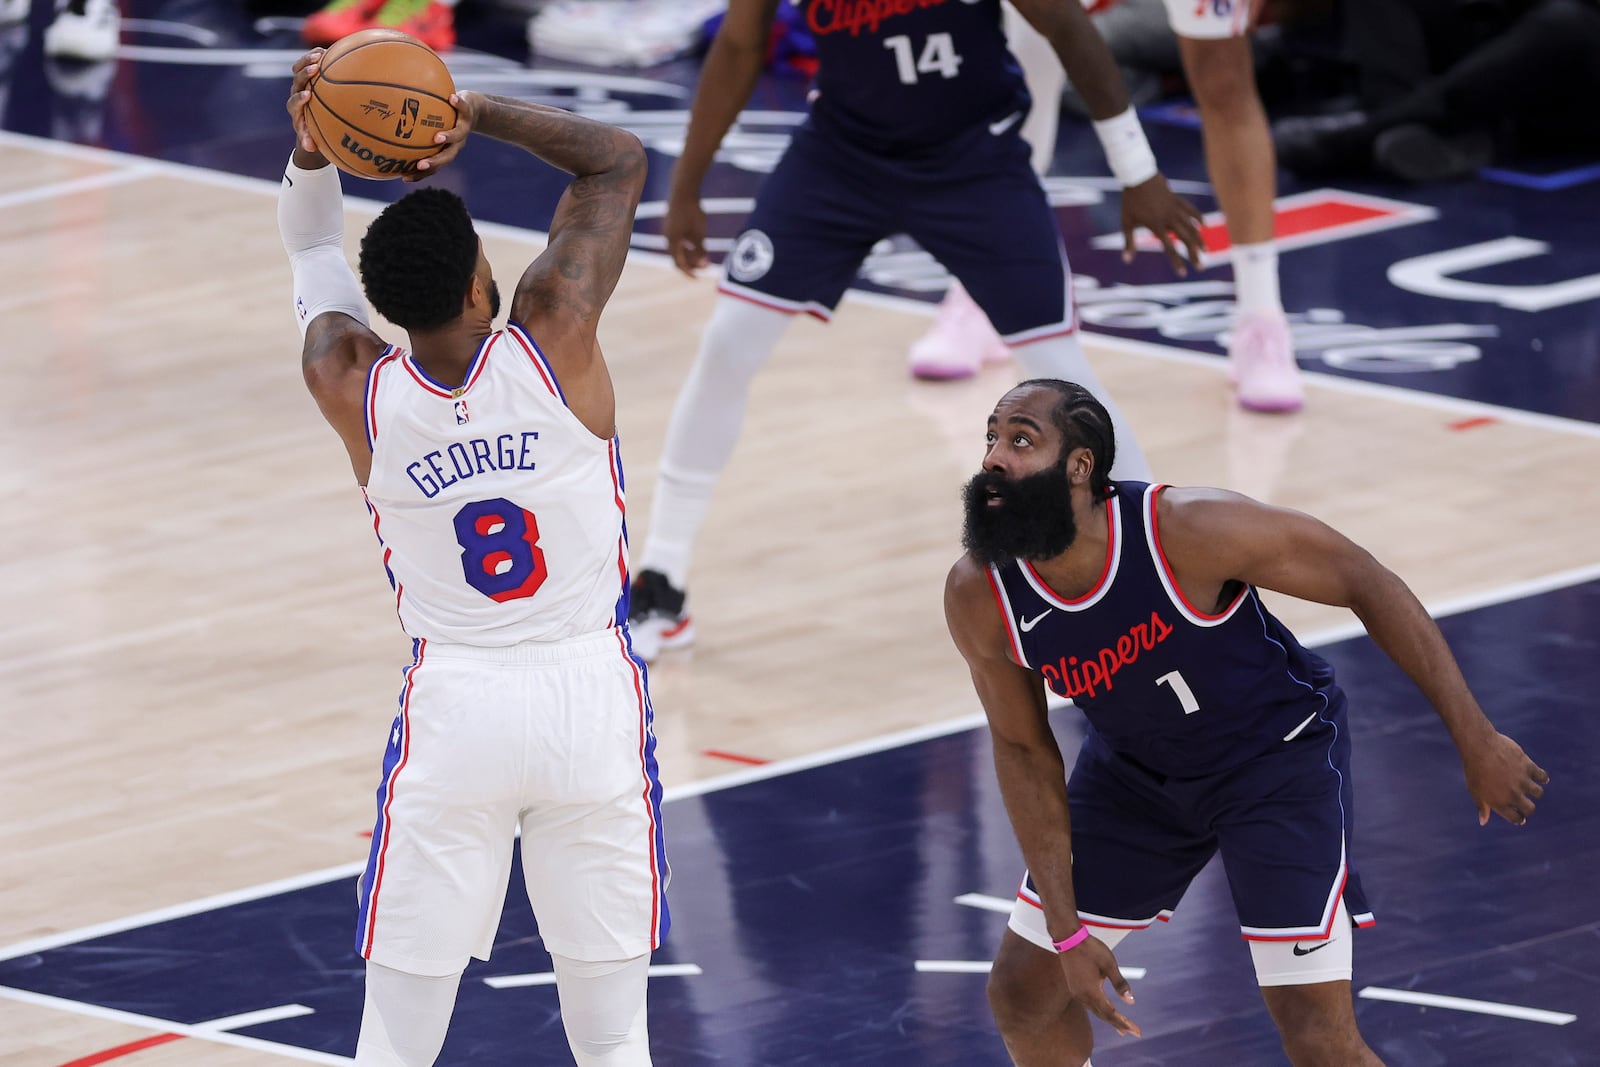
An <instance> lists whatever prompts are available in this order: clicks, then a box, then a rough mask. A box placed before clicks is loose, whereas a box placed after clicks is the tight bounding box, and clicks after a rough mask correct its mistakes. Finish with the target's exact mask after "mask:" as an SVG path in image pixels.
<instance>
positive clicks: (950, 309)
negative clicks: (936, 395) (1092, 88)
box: [911, 4, 1067, 381]
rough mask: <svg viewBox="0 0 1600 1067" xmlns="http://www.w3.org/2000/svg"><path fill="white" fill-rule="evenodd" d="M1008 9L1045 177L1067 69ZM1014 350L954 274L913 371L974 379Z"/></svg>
mask: <svg viewBox="0 0 1600 1067" xmlns="http://www.w3.org/2000/svg"><path fill="white" fill-rule="evenodd" d="M1003 10H1004V11H1005V20H1006V42H1007V44H1009V45H1010V47H1011V54H1012V55H1013V56H1015V57H1016V58H1017V62H1018V63H1020V64H1021V65H1022V77H1023V80H1024V81H1026V82H1027V83H1028V95H1029V96H1031V97H1033V108H1032V109H1031V110H1030V111H1029V112H1028V117H1027V118H1026V119H1024V120H1023V122H1022V131H1021V132H1022V139H1023V140H1024V141H1026V142H1028V145H1029V147H1030V148H1031V149H1032V161H1033V172H1034V173H1035V174H1037V175H1039V176H1041V177H1043V175H1044V174H1045V172H1046V171H1048V170H1049V169H1050V160H1051V159H1053V158H1054V157H1055V154H1056V127H1057V126H1058V125H1059V124H1060V121H1061V109H1060V107H1059V106H1057V102H1058V101H1059V100H1060V99H1061V91H1062V89H1063V88H1065V87H1066V84H1067V74H1066V71H1064V70H1062V69H1061V61H1060V60H1059V59H1057V58H1056V53H1055V49H1053V48H1051V47H1050V42H1049V41H1047V40H1045V38H1044V35H1043V34H1041V33H1040V32H1039V31H1038V30H1036V29H1034V28H1033V27H1032V26H1030V25H1028V20H1027V19H1025V18H1023V17H1022V16H1021V15H1019V14H1017V10H1016V8H1014V7H1012V6H1011V5H1010V4H1006V5H1005V7H1004V9H1003ZM1010 355H1011V350H1010V349H1009V348H1008V347H1007V346H1006V343H1005V342H1004V341H1002V340H1001V339H1000V335H999V334H997V333H995V330H994V326H993V325H992V324H990V322H989V318H988V316H986V315H985V314H984V313H983V311H982V309H980V308H979V307H978V305H977V304H975V303H973V300H972V297H971V296H970V295H968V293H967V290H966V289H965V288H964V287H963V286H962V284H961V283H960V282H959V281H957V280H956V279H955V278H951V279H950V287H949V288H948V289H946V290H945V293H944V300H942V301H941V302H940V304H939V313H938V315H937V317H935V319H934V320H933V325H932V326H931V327H930V328H929V329H928V332H927V333H925V334H923V335H922V336H921V337H920V338H918V339H917V341H916V342H915V343H914V344H913V345H912V346H911V375H912V377H914V378H923V379H927V380H930V381H940V380H953V379H957V378H970V377H972V376H973V375H974V374H976V373H978V368H979V367H980V366H982V365H983V364H984V363H987V362H1000V361H1001V360H1004V359H1006V358H1008V357H1009V356H1010Z"/></svg>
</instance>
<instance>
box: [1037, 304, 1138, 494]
mask: <svg viewBox="0 0 1600 1067" xmlns="http://www.w3.org/2000/svg"><path fill="white" fill-rule="evenodd" d="M1011 354H1012V355H1013V356H1015V357H1016V359H1017V362H1018V363H1019V364H1020V365H1021V366H1022V370H1023V372H1024V374H1025V375H1026V376H1027V377H1029V378H1060V379H1062V380H1063V381H1068V382H1077V383H1078V384H1079V385H1081V386H1083V387H1084V388H1085V389H1087V390H1089V392H1091V393H1093V394H1094V395H1095V398H1096V399H1098V400H1099V401H1100V403H1102V404H1104V405H1105V406H1106V413H1107V414H1109V415H1110V416H1111V429H1112V432H1113V433H1115V434H1116V438H1117V442H1116V443H1117V460H1116V462H1115V463H1113V464H1112V465H1111V477H1113V478H1130V479H1133V480H1134V481H1140V482H1148V481H1152V480H1153V476H1152V475H1151V473H1150V461H1149V460H1147V459H1145V456H1144V450H1143V449H1141V448H1140V447H1139V442H1138V441H1137V440H1136V439H1135V438H1134V436H1133V428H1132V427H1131V426H1129V425H1128V420H1127V419H1126V418H1125V417H1124V416H1123V414H1122V410H1121V409H1120V408H1118V407H1117V404H1116V401H1114V400H1112V399H1111V394H1110V393H1108V392H1106V388H1105V386H1103V385H1101V384H1100V379H1099V378H1097V377H1095V373H1094V371H1093V370H1091V369H1090V368H1089V360H1088V358H1087V357H1085V356H1084V354H1083V345H1082V344H1080V343H1079V341H1078V335H1077V334H1076V333H1069V334H1066V335H1065V336H1062V337H1047V338H1045V339H1044V340H1042V341H1034V342H1032V343H1030V344H1025V345H1019V346H1017V347H1016V348H1013V349H1012V350H1011Z"/></svg>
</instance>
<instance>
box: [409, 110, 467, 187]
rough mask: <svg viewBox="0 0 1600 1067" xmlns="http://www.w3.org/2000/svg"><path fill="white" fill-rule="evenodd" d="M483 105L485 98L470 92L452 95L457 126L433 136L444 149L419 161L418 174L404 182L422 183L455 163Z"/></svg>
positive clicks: (410, 176) (411, 175)
mask: <svg viewBox="0 0 1600 1067" xmlns="http://www.w3.org/2000/svg"><path fill="white" fill-rule="evenodd" d="M483 103H484V98H483V96H482V95H481V94H479V93H475V92H472V91H470V90H465V89H464V90H462V91H461V92H458V93H451V94H450V106H451V107H453V108H455V109H456V124H455V126H454V127H453V128H451V129H448V130H445V131H443V132H442V133H436V134H434V135H433V141H434V143H435V144H438V145H443V146H444V147H442V148H440V149H439V151H437V152H435V153H434V154H433V155H431V156H429V157H428V158H427V159H419V160H418V161H417V169H416V172H415V173H413V174H407V175H405V177H404V180H405V181H408V182H416V181H421V180H422V179H423V178H426V177H427V176H428V175H430V174H434V173H437V172H438V170H439V168H441V167H443V166H445V165H446V164H448V163H451V162H453V161H454V160H455V158H456V157H457V156H459V155H460V154H461V146H462V145H464V144H466V143H467V135H468V134H469V133H471V132H472V124H473V123H474V122H476V121H477V118H478V109H479V108H480V107H482V106H483Z"/></svg>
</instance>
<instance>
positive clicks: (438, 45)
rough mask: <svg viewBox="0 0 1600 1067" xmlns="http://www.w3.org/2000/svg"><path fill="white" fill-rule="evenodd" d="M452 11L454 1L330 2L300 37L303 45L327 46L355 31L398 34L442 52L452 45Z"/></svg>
mask: <svg viewBox="0 0 1600 1067" xmlns="http://www.w3.org/2000/svg"><path fill="white" fill-rule="evenodd" d="M455 7H456V0H333V2H332V3H330V4H329V5H328V6H327V7H325V8H323V9H322V10H321V11H318V12H316V13H315V14H313V15H311V16H310V17H309V18H307V19H306V23H305V27H304V28H303V29H302V30H301V31H300V33H301V36H302V37H304V38H305V42H306V44H309V45H330V44H332V43H333V42H335V41H337V40H338V39H339V38H341V37H345V36H348V35H349V34H352V33H355V32H357V31H358V30H371V29H378V28H383V29H389V30H401V31H403V32H405V33H409V34H410V35H411V36H413V37H415V38H416V39H417V40H419V41H421V42H422V43H423V44H425V45H427V46H428V47H429V48H431V49H433V50H434V51H435V52H445V51H448V50H450V49H451V48H454V47H455V44H456V23H455Z"/></svg>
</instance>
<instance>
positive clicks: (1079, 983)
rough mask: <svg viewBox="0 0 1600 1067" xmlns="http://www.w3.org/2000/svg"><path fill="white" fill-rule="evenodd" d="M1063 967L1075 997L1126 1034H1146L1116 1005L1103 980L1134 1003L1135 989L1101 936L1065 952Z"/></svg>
mask: <svg viewBox="0 0 1600 1067" xmlns="http://www.w3.org/2000/svg"><path fill="white" fill-rule="evenodd" d="M1060 960H1061V970H1062V973H1063V974H1064V975H1065V976H1066V979H1067V992H1068V993H1069V994H1070V995H1071V996H1072V999H1073V1000H1076V1001H1078V1002H1079V1003H1081V1004H1083V1006H1084V1007H1086V1008H1088V1009H1089V1010H1090V1011H1092V1012H1094V1013H1095V1014H1096V1015H1098V1016H1100V1018H1102V1019H1104V1020H1105V1021H1106V1022H1108V1023H1110V1024H1111V1025H1112V1026H1114V1027H1116V1028H1117V1033H1119V1034H1122V1035H1123V1036H1124V1037H1143V1036H1144V1032H1143V1031H1142V1030H1140V1029H1139V1025H1138V1024H1137V1023H1135V1022H1134V1021H1133V1020H1132V1019H1130V1018H1128V1017H1127V1016H1126V1015H1124V1014H1122V1013H1121V1012H1120V1011H1118V1010H1117V1009H1116V1008H1115V1007H1113V1006H1112V1004H1111V1000H1110V998H1109V997H1107V996H1106V993H1105V988H1104V986H1103V983H1105V982H1110V983H1111V987H1112V988H1113V989H1115V990H1116V991H1117V995H1118V996H1120V997H1121V998H1122V999H1123V1000H1124V1001H1125V1002H1127V1003H1129V1004H1132V1003H1133V990H1132V989H1130V988H1128V980H1127V979H1126V978H1124V977H1122V968H1120V967H1118V966H1117V958H1116V956H1114V955H1112V954H1111V950H1110V949H1109V948H1106V946H1105V945H1103V944H1101V943H1100V941H1099V939H1097V938H1093V937H1091V938H1089V939H1088V940H1086V941H1084V942H1083V943H1082V944H1080V945H1076V946H1074V947H1072V948H1069V949H1068V950H1067V951H1065V952H1063V953H1061V955H1060Z"/></svg>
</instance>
